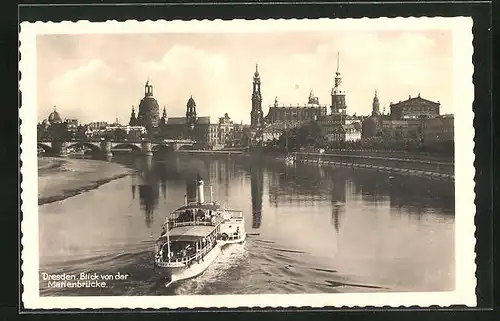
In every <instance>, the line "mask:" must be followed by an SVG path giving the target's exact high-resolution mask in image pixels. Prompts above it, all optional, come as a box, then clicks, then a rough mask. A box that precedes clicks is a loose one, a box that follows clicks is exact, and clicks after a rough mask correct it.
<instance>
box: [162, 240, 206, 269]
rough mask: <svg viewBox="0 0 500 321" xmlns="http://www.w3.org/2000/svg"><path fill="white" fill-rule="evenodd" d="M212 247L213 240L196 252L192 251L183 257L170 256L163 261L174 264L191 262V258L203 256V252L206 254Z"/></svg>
mask: <svg viewBox="0 0 500 321" xmlns="http://www.w3.org/2000/svg"><path fill="white" fill-rule="evenodd" d="M214 247H215V242H214V243H212V244H211V245H208V246H206V247H205V248H203V249H201V250H199V251H198V252H196V253H193V254H191V255H187V256H185V257H177V258H175V259H172V258H170V260H168V261H164V262H163V263H168V264H174V265H183V264H188V263H189V262H191V261H193V260H199V259H202V258H203V257H204V256H205V254H207V253H208V252H209V251H210V250H212V249H213V248H214Z"/></svg>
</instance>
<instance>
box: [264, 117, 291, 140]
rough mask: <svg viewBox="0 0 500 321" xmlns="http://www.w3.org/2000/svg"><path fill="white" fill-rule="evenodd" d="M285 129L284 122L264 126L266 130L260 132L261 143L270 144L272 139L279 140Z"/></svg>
mask: <svg viewBox="0 0 500 321" xmlns="http://www.w3.org/2000/svg"><path fill="white" fill-rule="evenodd" d="M286 128H287V125H286V123H285V122H277V123H274V124H272V125H268V126H266V128H264V129H263V130H262V141H263V142H270V141H272V140H274V139H279V138H280V136H281V135H282V134H283V132H284V131H285V129H286ZM288 128H289V127H288Z"/></svg>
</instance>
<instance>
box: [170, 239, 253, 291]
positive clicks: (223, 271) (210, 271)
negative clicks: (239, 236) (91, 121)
mask: <svg viewBox="0 0 500 321" xmlns="http://www.w3.org/2000/svg"><path fill="white" fill-rule="evenodd" d="M247 257H248V251H247V246H246V243H243V244H230V245H226V246H224V247H223V248H222V252H221V254H220V255H219V257H218V258H217V259H216V260H215V261H214V262H213V263H212V264H211V265H210V266H209V267H208V268H207V269H206V270H205V272H204V273H203V274H201V275H200V276H198V277H196V278H193V279H189V280H184V281H180V282H179V286H178V287H177V288H176V289H175V291H174V293H175V294H177V295H187V294H216V293H215V292H214V293H211V292H212V291H213V287H212V286H210V287H208V286H207V285H211V284H213V283H218V282H226V280H227V276H228V274H229V273H230V272H231V270H234V269H238V268H239V267H240V266H241V264H242V262H244V261H245V260H246V259H247Z"/></svg>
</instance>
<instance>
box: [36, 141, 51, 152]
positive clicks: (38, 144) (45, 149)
mask: <svg viewBox="0 0 500 321" xmlns="http://www.w3.org/2000/svg"><path fill="white" fill-rule="evenodd" d="M38 147H40V148H42V149H43V151H44V152H45V153H51V152H53V149H52V146H50V145H49V144H44V143H37V148H38Z"/></svg>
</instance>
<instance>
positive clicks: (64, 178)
mask: <svg viewBox="0 0 500 321" xmlns="http://www.w3.org/2000/svg"><path fill="white" fill-rule="evenodd" d="M131 172H132V169H129V168H127V167H125V166H123V165H120V164H117V163H111V162H105V161H97V160H88V159H69V158H65V159H61V158H53V157H42V158H39V159H38V205H43V204H47V203H52V202H56V201H60V200H63V199H65V198H68V197H71V196H74V195H77V194H80V193H82V192H85V191H88V190H91V189H95V188H97V187H99V186H100V185H102V184H105V183H107V182H109V181H112V180H114V179H117V178H120V177H124V176H127V175H129V174H130V173H131Z"/></svg>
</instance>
